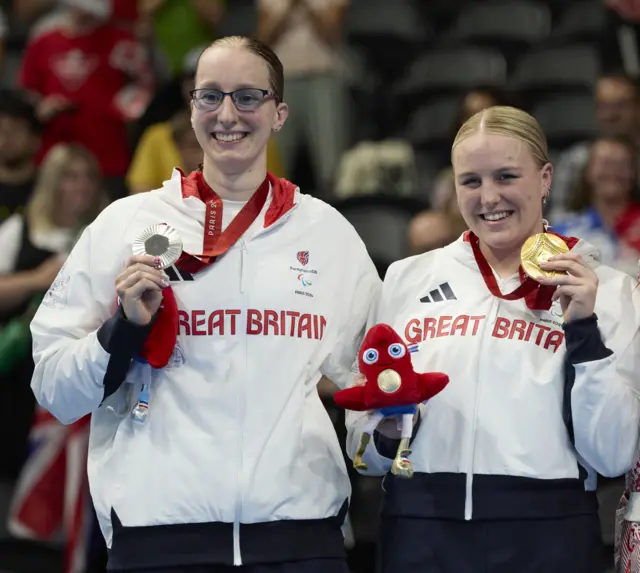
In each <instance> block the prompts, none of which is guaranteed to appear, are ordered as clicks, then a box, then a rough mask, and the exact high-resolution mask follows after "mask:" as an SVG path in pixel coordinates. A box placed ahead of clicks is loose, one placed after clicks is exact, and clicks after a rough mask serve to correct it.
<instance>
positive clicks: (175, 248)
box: [131, 225, 182, 269]
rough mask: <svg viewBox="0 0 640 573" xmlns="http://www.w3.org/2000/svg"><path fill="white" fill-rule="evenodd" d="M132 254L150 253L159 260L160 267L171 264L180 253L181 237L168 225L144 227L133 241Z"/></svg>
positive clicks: (163, 267)
mask: <svg viewBox="0 0 640 573" xmlns="http://www.w3.org/2000/svg"><path fill="white" fill-rule="evenodd" d="M131 250H132V252H133V254H134V255H150V256H152V257H154V258H156V259H159V260H160V268H162V269H166V268H168V267H170V266H171V265H173V264H174V263H175V262H176V261H177V260H178V259H179V258H180V255H181V254H182V239H181V238H180V235H178V232H177V231H176V230H175V229H173V228H171V227H169V225H153V226H151V227H148V228H146V229H145V230H144V231H142V233H140V234H139V235H138V236H137V237H136V239H135V240H134V241H133V245H132V249H131Z"/></svg>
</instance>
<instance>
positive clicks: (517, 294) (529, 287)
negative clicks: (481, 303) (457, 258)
mask: <svg viewBox="0 0 640 573" xmlns="http://www.w3.org/2000/svg"><path fill="white" fill-rule="evenodd" d="M468 236H469V243H470V244H471V250H472V251H473V256H474V257H475V259H476V263H477V264H478V268H479V269H480V273H481V274H482V278H483V279H484V283H485V284H486V285H487V288H488V289H489V292H491V294H492V295H493V296H495V297H498V298H501V299H503V300H519V299H521V298H524V299H525V302H526V305H527V307H528V308H529V309H531V310H549V309H550V308H551V304H552V302H553V300H552V299H553V293H554V292H555V290H556V287H555V286H550V285H542V284H540V283H539V282H537V281H535V280H534V279H532V278H531V277H529V276H527V274H526V273H525V272H524V270H523V269H522V265H520V267H519V268H518V274H519V276H520V283H521V284H520V286H519V287H518V288H516V289H515V290H514V291H512V292H510V293H507V294H503V293H502V291H501V290H500V287H499V286H498V281H497V280H496V276H495V274H494V273H493V270H492V269H491V266H490V265H489V262H488V261H487V259H486V257H485V256H484V255H483V254H482V251H481V250H480V240H479V239H478V237H477V235H476V234H475V233H473V232H471V231H469V235H468ZM562 239H564V240H565V242H566V243H567V245H568V246H569V249H572V248H573V247H574V246H575V244H576V243H577V242H578V240H577V239H573V238H566V237H562Z"/></svg>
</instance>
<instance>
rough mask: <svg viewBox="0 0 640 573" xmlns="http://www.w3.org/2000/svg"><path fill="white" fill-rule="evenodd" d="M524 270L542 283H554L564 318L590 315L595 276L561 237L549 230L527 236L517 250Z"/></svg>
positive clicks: (595, 287)
mask: <svg viewBox="0 0 640 573" xmlns="http://www.w3.org/2000/svg"><path fill="white" fill-rule="evenodd" d="M520 260H521V263H522V268H523V270H524V272H525V273H526V274H527V275H528V276H529V277H531V278H532V279H534V280H536V281H538V282H539V283H540V284H542V285H548V286H555V287H557V288H556V291H555V293H554V295H553V299H554V300H559V301H560V306H561V307H562V312H563V313H564V321H565V322H571V321H573V320H579V319H581V318H588V317H590V316H591V315H592V314H593V312H594V309H595V304H596V293H597V291H598V277H597V275H596V273H595V272H594V271H593V270H592V269H591V268H590V267H589V266H588V265H587V264H586V263H585V262H584V260H583V258H582V257H581V256H580V255H578V254H577V253H573V252H571V251H570V250H569V247H568V246H567V244H566V243H565V242H564V241H563V240H562V238H560V237H558V236H557V235H554V234H551V233H539V234H537V235H533V236H532V237H529V238H528V239H527V240H526V241H525V243H524V245H522V250H521V252H520Z"/></svg>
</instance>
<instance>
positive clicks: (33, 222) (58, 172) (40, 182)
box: [25, 144, 108, 232]
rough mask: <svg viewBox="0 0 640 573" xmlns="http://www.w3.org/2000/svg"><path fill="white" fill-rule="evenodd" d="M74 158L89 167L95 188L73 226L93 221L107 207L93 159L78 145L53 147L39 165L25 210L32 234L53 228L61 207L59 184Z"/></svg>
mask: <svg viewBox="0 0 640 573" xmlns="http://www.w3.org/2000/svg"><path fill="white" fill-rule="evenodd" d="M78 159H79V160H81V161H83V162H84V163H85V164H86V165H87V166H88V167H89V171H90V173H91V177H92V179H93V180H94V181H95V184H96V187H97V188H96V192H95V194H94V197H93V202H92V204H91V206H90V207H89V209H88V210H87V212H86V213H85V214H84V215H83V216H82V217H81V220H79V221H78V222H77V226H78V227H82V226H84V225H86V224H88V223H90V222H91V221H93V219H95V218H96V217H97V215H98V213H100V211H102V209H104V207H106V205H107V204H108V199H107V196H106V193H105V191H104V188H103V186H102V175H101V173H100V167H99V165H98V162H97V161H96V158H95V157H94V156H93V155H92V154H91V153H90V152H89V151H87V150H86V149H85V148H84V147H82V146H81V145H66V144H58V145H54V146H53V147H52V148H51V149H50V150H49V152H48V153H47V155H46V156H45V158H44V161H43V162H42V165H41V166H40V170H39V173H38V178H37V181H36V184H35V188H34V191H33V195H32V197H31V200H30V201H29V203H28V204H27V206H26V209H25V215H26V217H27V221H28V222H29V228H30V230H31V231H32V232H33V231H44V230H49V229H53V228H55V227H56V226H57V224H56V218H57V217H56V215H57V210H58V209H61V208H63V205H61V203H60V201H59V197H58V195H59V188H60V184H61V182H62V178H63V177H64V176H65V171H66V170H67V168H68V166H69V164H71V163H72V162H73V161H76V160H78Z"/></svg>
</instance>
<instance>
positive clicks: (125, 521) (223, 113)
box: [32, 37, 380, 573]
mask: <svg viewBox="0 0 640 573" xmlns="http://www.w3.org/2000/svg"><path fill="white" fill-rule="evenodd" d="M287 112H288V108H287V105H286V104H285V103H284V102H283V72H282V66H281V64H280V62H279V60H278V59H277V57H276V56H275V55H274V54H273V52H272V51H271V50H270V49H269V48H268V47H266V46H264V45H263V44H261V43H259V42H256V41H254V40H250V39H247V38H243V37H229V38H223V39H220V40H217V41H216V42H214V43H213V44H212V45H211V46H210V47H209V48H207V49H206V50H205V51H204V52H203V53H202V55H201V57H200V60H199V63H198V69H197V73H196V85H195V89H194V90H193V92H192V104H191V121H192V125H193V129H194V131H195V135H196V137H197V139H198V142H199V144H200V146H201V148H202V151H203V154H204V160H203V163H202V167H201V169H200V170H198V171H195V172H193V173H191V174H189V175H185V174H183V173H182V172H180V171H178V170H176V171H175V172H174V174H173V176H172V178H171V180H170V181H167V182H166V183H165V185H164V186H163V187H162V188H161V189H159V190H156V191H152V192H148V193H140V194H137V195H133V196H131V197H127V198H125V199H122V200H120V201H117V202H115V203H114V204H113V205H111V206H110V207H109V208H107V209H106V210H105V211H104V212H103V213H102V214H101V216H100V217H98V219H97V221H96V222H95V223H94V224H92V225H91V226H90V227H89V228H88V229H87V231H86V232H85V233H84V235H83V236H82V238H81V239H80V241H79V243H78V244H77V246H76V248H75V249H74V250H73V252H72V253H71V255H70V257H69V259H68V260H67V263H66V265H65V267H64V269H63V272H62V273H61V275H62V277H63V280H61V281H58V282H59V283H60V284H57V285H56V297H55V301H56V304H43V305H42V306H41V307H40V309H39V310H38V313H37V314H36V316H35V318H34V320H33V322H32V332H33V336H34V360H35V364H36V368H35V374H34V377H33V381H32V387H33V389H34V392H35V395H36V397H37V399H38V401H39V402H40V404H41V405H42V406H44V407H45V408H47V409H48V410H50V411H51V412H52V413H53V414H54V415H55V416H56V417H57V418H58V419H59V420H61V421H62V422H65V423H70V422H72V421H74V420H77V419H79V418H81V417H83V416H85V415H88V414H91V416H92V420H91V440H90V444H89V463H88V465H89V481H90V486H91V493H92V498H93V502H94V505H95V507H96V512H97V515H98V518H99V521H100V525H101V528H102V531H103V533H104V536H105V539H106V542H107V546H108V547H109V570H110V571H138V570H140V571H141V570H144V571H146V572H150V573H152V572H154V571H166V572H169V573H171V572H182V571H185V572H187V571H190V572H193V573H197V572H203V573H204V572H205V571H206V572H207V573H211V572H223V571H232V570H233V571H235V570H236V569H237V568H239V569H241V570H242V571H247V572H248V573H347V571H348V569H347V566H346V563H345V559H344V550H343V536H342V532H341V526H342V524H343V522H344V518H345V514H346V508H347V498H348V496H349V480H348V477H347V472H346V468H345V466H344V463H343V457H342V453H341V450H340V447H339V444H338V441H337V438H336V436H335V432H334V429H333V427H332V425H331V422H330V420H329V418H328V416H327V414H326V412H325V411H324V409H323V407H322V404H321V401H320V398H319V396H318V393H317V390H316V385H317V383H318V381H319V380H320V378H321V377H322V376H323V375H324V376H326V377H327V378H329V379H331V380H333V381H334V382H335V383H337V384H338V385H340V386H344V385H346V384H347V383H348V381H349V378H350V369H351V365H352V362H353V357H354V356H355V355H356V353H357V350H358V347H359V343H360V340H361V336H362V332H363V329H364V325H365V321H366V317H367V315H368V312H369V308H370V306H371V305H372V301H373V299H374V297H375V296H376V293H377V290H378V288H379V283H380V281H379V278H378V276H377V274H376V271H375V268H374V266H373V264H372V262H371V260H370V259H369V257H368V255H367V252H366V249H365V247H364V245H363V243H362V241H361V240H360V239H359V237H358V236H357V234H356V232H355V230H354V229H353V228H352V227H351V226H350V225H349V224H348V223H347V222H346V220H345V219H344V218H343V217H342V216H341V215H339V214H338V213H337V212H336V211H335V210H333V209H332V208H331V207H329V206H328V205H326V204H324V203H323V202H321V201H318V200H316V199H314V198H312V197H309V196H307V195H303V194H302V193H301V192H300V190H299V189H297V188H296V186H295V185H293V184H291V183H289V182H288V181H285V180H283V179H276V178H275V177H273V176H272V175H271V174H269V173H268V172H267V170H266V146H267V141H268V140H269V137H270V136H271V133H272V132H273V131H277V130H279V129H281V128H282V127H283V126H284V124H285V121H286V119H287ZM150 228H151V230H149V229H150ZM145 233H148V234H147V235H145ZM145 237H146V238H145ZM148 237H152V240H150V239H148ZM163 245H164V246H163ZM156 248H158V249H159V250H156ZM132 253H133V255H132ZM178 254H179V257H178ZM47 300H48V299H47ZM176 331H177V333H178V334H177V337H176Z"/></svg>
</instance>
